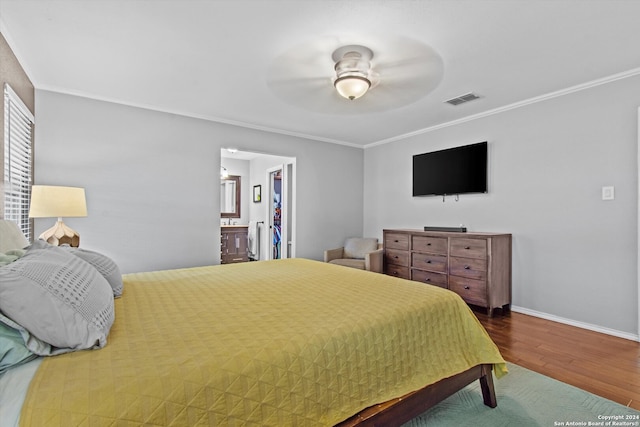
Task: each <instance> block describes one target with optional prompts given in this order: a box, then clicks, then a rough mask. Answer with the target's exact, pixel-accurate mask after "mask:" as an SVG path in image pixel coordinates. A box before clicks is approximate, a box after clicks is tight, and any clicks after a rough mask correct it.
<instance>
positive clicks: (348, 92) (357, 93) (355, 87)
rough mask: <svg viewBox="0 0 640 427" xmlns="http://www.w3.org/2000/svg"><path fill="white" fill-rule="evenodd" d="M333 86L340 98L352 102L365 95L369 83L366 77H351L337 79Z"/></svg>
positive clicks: (369, 85)
mask: <svg viewBox="0 0 640 427" xmlns="http://www.w3.org/2000/svg"><path fill="white" fill-rule="evenodd" d="M333 85H334V86H335V88H336V90H337V91H338V93H339V94H340V95H341V96H343V97H345V98H347V99H349V100H352V101H353V100H354V99H358V98H360V97H361V96H362V95H364V94H365V93H367V91H368V90H369V88H370V87H371V81H370V80H369V79H368V78H366V77H362V76H353V75H351V76H343V77H338V78H337V79H336V80H335V81H334V82H333Z"/></svg>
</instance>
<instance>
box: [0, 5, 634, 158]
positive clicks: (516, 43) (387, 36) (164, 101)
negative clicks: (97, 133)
mask: <svg viewBox="0 0 640 427" xmlns="http://www.w3.org/2000/svg"><path fill="white" fill-rule="evenodd" d="M639 17H640V1H638V0H553V1H552V0H502V1H492V0H467V1H464V0H386V1H384V0H339V1H338V0H324V1H321V0H297V1H285V0H274V1H265V0H253V1H249V0H209V1H205V0H200V1H199V0H169V1H163V0H156V1H150V0H126V1H125V0H92V1H79V0H67V1H62V0H29V1H25V0H0V30H1V31H2V33H3V34H4V35H5V37H6V38H7V40H8V42H9V44H10V45H11V47H12V48H13V50H14V52H15V53H16V55H17V56H18V59H19V60H20V61H21V63H22V65H23V66H24V68H25V70H26V71H27V73H28V74H29V77H30V78H31V80H32V81H33V83H34V85H35V86H36V88H38V89H44V90H53V91H60V92H64V93H71V94H77V95H81V96H88V97H93V98H97V99H103V100H109V101H114V102H119V103H124V104H129V105H134V106H140V107H145V108H151V109H156V110H160V111H167V112H172V113H178V114H184V115H188V116H193V117H200V118H205V119H210V120H214V121H220V122H225V123H232V124H238V125H241V126H247V127H251V128H257V129H264V130H270V131H274V132H282V133H285V134H291V135H299V136H304V137H309V138H313V139H318V140H322V141H329V142H336V143H344V144H348V145H354V146H367V145H371V144H376V143H382V142H386V141H389V140H394V139H397V138H401V137H402V136H403V135H409V134H414V133H417V132H421V131H423V130H425V129H430V128H433V127H438V126H441V125H443V124H446V123H451V122H454V121H457V120H462V119H465V118H468V117H472V116H474V115H479V114H484V113H486V112H490V111H492V110H495V109H500V108H503V107H505V106H509V105H513V104H516V103H522V102H527V100H531V99H534V98H537V97H540V96H546V95H547V94H552V93H556V92H558V91H564V90H566V89H567V88H573V87H576V86H580V87H582V86H583V85H590V84H593V83H598V82H601V81H608V80H609V79H610V78H611V77H610V76H614V77H613V78H617V77H621V76H622V77H623V76H626V75H633V74H638V73H640V48H639V44H638V43H639V41H640V18H639ZM398 40H407V41H408V42H409V41H412V42H416V43H418V44H422V45H425V46H427V47H429V48H430V49H432V50H433V51H435V52H436V53H437V54H438V55H439V56H440V58H441V59H442V66H443V74H442V79H441V81H440V82H439V84H438V85H437V86H436V87H435V89H433V90H431V92H429V93H424V94H420V95H419V96H416V97H414V98H417V100H414V101H413V102H411V103H406V102H405V103H404V105H394V103H393V102H389V103H388V104H385V105H384V106H383V108H379V106H378V108H369V107H371V105H372V103H373V102H374V101H375V99H376V98H375V96H374V93H375V91H380V93H382V92H383V91H384V90H385V86H384V85H385V82H384V80H383V78H382V76H381V82H380V85H379V86H378V87H376V88H374V89H373V90H372V91H371V92H370V93H369V94H367V95H365V97H363V98H361V99H359V100H355V101H347V100H345V99H342V98H339V97H338V96H337V95H336V94H335V93H334V92H333V91H334V89H333V87H332V85H331V76H332V72H333V69H332V66H333V63H332V61H331V58H330V52H331V51H332V50H333V49H335V48H338V47H340V46H342V45H344V44H354V43H355V44H363V45H367V46H368V47H370V48H371V49H372V50H373V51H374V65H375V59H376V55H377V57H384V56H385V55H390V54H393V53H394V52H395V53H397V54H400V53H401V52H403V51H402V46H399V45H397V44H395V45H394V43H397V42H398ZM307 47H308V48H309V54H308V55H306V56H304V55H303V54H300V52H305V51H307V49H306V48H307ZM389 50H392V51H393V52H389ZM313 51H317V52H323V54H322V55H320V54H318V55H316V54H315V53H314V52H313ZM326 52H329V54H326ZM399 52H400V53H399ZM292 54H295V55H298V54H300V64H298V65H294V66H295V67H298V66H299V67H300V68H299V69H300V73H303V74H304V73H316V72H317V75H315V76H314V77H317V76H322V77H323V78H325V76H326V87H325V85H324V83H323V84H321V85H316V87H314V89H313V91H312V90H308V91H307V90H306V89H305V88H302V89H301V90H300V94H301V95H300V99H298V100H296V99H293V100H292V99H291V98H286V97H283V96H281V95H282V94H280V93H278V92H277V91H275V90H274V89H273V85H271V84H270V83H269V78H270V77H269V76H270V73H272V72H273V70H274V69H278V65H279V63H278V62H277V61H276V60H277V59H280V60H282V58H287V59H288V60H291V56H292ZM327 55H328V56H329V57H328V58H327V57H326V56H327ZM314 57H319V58H316V60H314ZM316 68H322V69H321V70H319V69H318V70H316ZM297 70H298V68H296V72H297ZM311 70H312V71H311ZM272 77H273V76H271V78H272ZM305 77H307V76H306V75H305V76H301V78H305ZM407 78H408V77H407ZM320 81H322V79H321V80H320ZM407 84H408V85H410V84H411V82H410V81H408V82H407ZM314 91H315V92H314ZM467 92H475V93H477V94H479V95H480V96H481V98H480V99H479V100H476V101H473V102H470V103H468V104H463V105H460V106H457V107H454V106H451V105H449V104H446V103H443V101H445V100H446V99H449V98H452V97H455V96H459V95H462V94H465V93H467ZM314 93H315V95H314ZM327 97H331V98H327ZM320 98H323V99H324V100H325V102H326V100H327V99H330V101H329V102H330V104H329V105H328V106H327V105H325V106H324V107H323V108H322V109H318V108H316V107H317V105H316V102H319V101H318V100H319V99H320ZM345 103H347V104H345ZM396 104H397V103H396ZM400 104H402V103H400ZM333 106H335V108H333Z"/></svg>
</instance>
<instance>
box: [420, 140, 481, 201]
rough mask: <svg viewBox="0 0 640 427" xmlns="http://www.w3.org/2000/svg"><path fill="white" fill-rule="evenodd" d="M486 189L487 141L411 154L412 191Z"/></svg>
mask: <svg viewBox="0 0 640 427" xmlns="http://www.w3.org/2000/svg"><path fill="white" fill-rule="evenodd" d="M486 192H487V142H486V141H485V142H479V143H477V144H471V145H464V146H461V147H455V148H448V149H446V150H439V151H432V152H430V153H424V154H416V155H414V156H413V195H414V196H434V195H439V196H441V195H456V194H466V193H486Z"/></svg>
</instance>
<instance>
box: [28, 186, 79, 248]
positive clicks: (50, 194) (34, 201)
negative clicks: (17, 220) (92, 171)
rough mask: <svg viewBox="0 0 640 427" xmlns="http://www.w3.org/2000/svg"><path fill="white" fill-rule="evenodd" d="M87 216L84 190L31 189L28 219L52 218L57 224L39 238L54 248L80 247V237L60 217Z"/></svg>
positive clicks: (46, 187) (77, 188)
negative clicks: (65, 245) (66, 245)
mask: <svg viewBox="0 0 640 427" xmlns="http://www.w3.org/2000/svg"><path fill="white" fill-rule="evenodd" d="M83 216H87V202H86V199H85V196H84V188H79V187H58V186H53V185H34V186H32V187H31V206H30V208H29V218H54V217H58V222H56V224H55V225H54V226H53V227H51V228H50V229H48V230H47V231H45V232H44V233H42V234H41V235H40V238H41V239H43V240H46V241H47V242H48V243H50V244H52V245H56V246H60V245H64V244H68V245H70V246H73V247H78V246H79V245H80V235H79V234H78V233H76V232H75V231H74V230H73V229H71V228H69V227H68V226H66V225H65V224H64V223H63V222H62V217H83Z"/></svg>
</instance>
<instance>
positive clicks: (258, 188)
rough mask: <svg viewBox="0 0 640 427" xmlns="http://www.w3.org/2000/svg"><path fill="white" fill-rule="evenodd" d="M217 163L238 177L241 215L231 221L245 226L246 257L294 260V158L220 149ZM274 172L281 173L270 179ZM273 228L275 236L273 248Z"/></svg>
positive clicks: (222, 222) (224, 221) (222, 168)
mask: <svg viewBox="0 0 640 427" xmlns="http://www.w3.org/2000/svg"><path fill="white" fill-rule="evenodd" d="M220 163H221V164H220V166H221V171H222V170H225V171H226V172H227V173H228V174H230V175H239V176H241V181H240V183H241V188H242V191H241V195H240V196H239V197H238V199H240V200H241V203H240V209H239V212H241V216H240V217H239V218H237V219H235V220H234V221H233V222H234V223H237V224H236V225H238V226H244V227H247V230H248V235H247V241H248V244H249V251H250V252H251V254H252V255H251V256H250V258H251V259H252V260H256V261H257V260H267V259H280V258H292V257H294V256H295V246H296V245H295V234H296V233H295V210H294V208H295V187H296V185H295V163H296V159H295V157H284V156H277V155H271V154H265V153H257V152H250V151H239V150H228V149H226V148H222V149H221V159H220ZM275 171H281V172H280V173H279V174H276V175H274V179H273V180H272V178H271V175H270V174H271V172H275ZM276 176H278V177H279V178H275V177H276ZM272 181H273V183H272ZM276 186H277V188H276ZM272 188H274V189H275V191H277V193H278V196H277V201H278V203H279V206H276V207H277V208H278V209H279V211H278V217H276V216H274V215H275V214H276V212H275V208H274V206H273V200H274V196H273V195H272V193H271V191H272ZM220 197H221V196H220ZM221 207H222V201H221ZM272 210H274V212H272ZM221 220H222V221H221V225H223V224H224V225H226V223H227V221H226V218H224V219H222V218H221ZM274 225H275V226H277V230H276V231H277V233H278V234H277V236H279V239H278V240H277V241H276V243H277V246H276V247H274V244H273V241H274V228H273V226H274ZM274 249H275V251H274Z"/></svg>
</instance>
